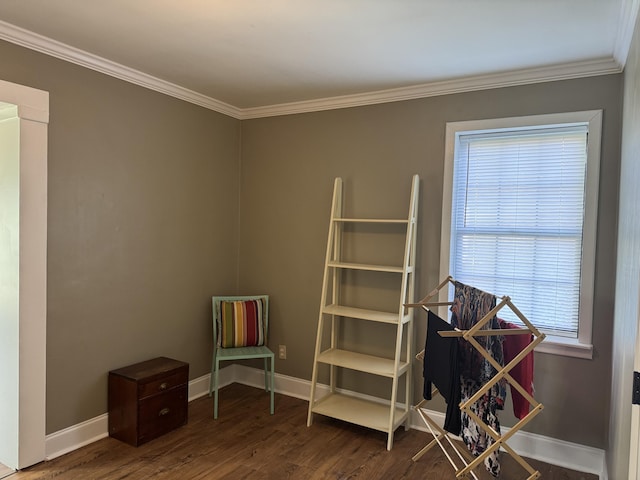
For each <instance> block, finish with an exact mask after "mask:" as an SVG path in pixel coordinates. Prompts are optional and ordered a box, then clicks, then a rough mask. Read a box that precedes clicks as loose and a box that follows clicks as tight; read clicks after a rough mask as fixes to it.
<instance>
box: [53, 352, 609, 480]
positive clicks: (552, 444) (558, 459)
mask: <svg viewBox="0 0 640 480" xmlns="http://www.w3.org/2000/svg"><path fill="white" fill-rule="evenodd" d="M209 381H210V375H209V374H206V375H203V376H202V377H199V378H196V379H194V380H191V381H190V382H189V401H192V400H194V399H196V398H199V397H202V396H204V395H208V393H209ZM234 382H235V383H241V384H243V385H249V386H252V387H256V388H264V372H263V370H262V369H258V368H253V367H247V366H244V365H239V364H232V365H229V366H228V367H225V368H222V369H221V370H220V386H221V387H224V386H226V385H229V384H231V383H234ZM275 387H276V392H278V393H280V394H282V395H287V396H289V397H294V398H299V399H302V400H306V401H308V400H309V393H310V391H311V382H309V381H308V380H302V379H300V378H295V377H290V376H287V375H280V374H276V375H275ZM318 389H319V391H320V393H323V392H328V390H329V387H328V386H327V385H321V384H319V385H318ZM349 393H350V394H352V395H359V396H361V397H365V398H368V399H370V400H376V399H377V398H376V397H369V396H366V395H362V394H356V393H354V392H349ZM381 401H382V400H381ZM277 413H278V408H277V405H276V414H277ZM427 413H428V414H429V416H430V417H431V418H433V419H434V420H436V421H437V422H439V423H440V425H441V426H442V425H443V424H444V416H445V415H444V413H441V412H436V411H431V410H427ZM410 428H412V429H416V430H421V431H424V430H425V428H424V423H423V422H422V420H421V419H420V417H419V415H418V414H417V413H416V412H415V411H413V410H412V412H411V417H410ZM503 431H504V432H505V433H506V432H508V431H509V429H508V428H506V427H503ZM107 435H108V415H107V414H106V413H105V414H103V415H100V416H98V417H95V418H93V419H90V420H87V421H86V422H82V423H79V424H77V425H73V426H71V427H69V428H65V429H64V430H60V431H59V432H55V433H53V434H51V435H47V457H46V458H47V460H51V459H53V458H56V457H59V456H60V455H63V454H65V453H68V452H71V451H73V450H75V449H77V448H80V447H83V446H85V445H88V444H89V443H91V442H94V441H96V440H99V439H101V438H105V437H106V436H107ZM509 445H510V446H512V447H513V448H514V450H516V451H517V452H518V453H519V454H521V455H523V456H526V457H528V458H533V459H536V460H540V461H542V462H545V463H549V464H552V465H558V466H561V467H565V468H570V469H572V470H577V471H580V472H585V473H594V474H596V475H600V479H601V480H606V468H605V463H604V462H605V453H604V450H601V449H598V448H592V447H588V446H585V445H580V444H577V443H572V442H566V441H564V440H556V439H554V438H550V437H545V436H543V435H537V434H534V433H527V432H523V431H519V432H518V433H516V434H515V435H514V436H513V437H512V438H511V440H510V441H509ZM380 448H384V446H383V445H381V447H380Z"/></svg>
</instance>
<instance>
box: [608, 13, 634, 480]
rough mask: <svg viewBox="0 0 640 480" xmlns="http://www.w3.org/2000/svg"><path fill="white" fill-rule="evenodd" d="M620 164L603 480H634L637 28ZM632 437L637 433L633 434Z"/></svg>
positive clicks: (628, 68) (627, 72)
mask: <svg viewBox="0 0 640 480" xmlns="http://www.w3.org/2000/svg"><path fill="white" fill-rule="evenodd" d="M639 21H640V19H639ZM622 119H623V128H622V149H621V166H620V212H619V220H618V252H617V253H618V257H617V276H616V296H615V324H614V338H613V351H614V352H616V354H615V357H614V358H613V378H612V389H611V424H610V427H609V435H610V445H609V447H610V448H609V450H608V457H607V464H608V466H609V478H612V479H613V478H615V479H617V478H620V479H623V478H627V476H628V474H629V473H631V475H630V476H629V477H628V478H635V477H634V475H635V472H628V470H629V440H630V435H631V392H632V379H633V369H634V364H633V361H634V353H635V342H636V337H637V334H638V321H639V319H640V310H639V306H640V304H639V303H638V302H640V215H639V214H638V213H639V212H638V206H640V189H639V188H638V185H640V160H639V156H640V135H639V132H640V29H639V28H638V24H636V29H635V33H634V37H633V41H632V44H631V50H630V52H629V56H628V58H627V64H626V66H625V72H624V108H623V117H622ZM634 435H637V432H634Z"/></svg>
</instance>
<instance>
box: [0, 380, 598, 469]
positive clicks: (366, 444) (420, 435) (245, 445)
mask: <svg viewBox="0 0 640 480" xmlns="http://www.w3.org/2000/svg"><path fill="white" fill-rule="evenodd" d="M307 406H308V403H307V402H306V401H304V400H299V399H296V398H292V397H287V396H284V395H277V394H276V413H275V415H269V397H268V395H267V394H266V393H265V392H264V391H263V390H260V389H256V388H252V387H247V386H245V385H240V384H232V385H229V386H227V387H225V388H224V389H222V390H221V391H220V412H219V418H218V420H213V400H212V399H211V398H209V397H204V398H200V399H198V400H195V401H193V402H191V403H190V404H189V423H188V424H187V425H185V426H184V427H181V428H179V429H177V430H175V431H173V432H170V433H168V434H166V435H164V436H162V437H160V438H158V439H156V440H153V441H151V442H149V443H147V444H145V445H142V446H140V447H138V448H135V447H131V446H129V445H127V444H125V443H122V442H120V441H117V440H114V439H112V438H105V439H102V440H99V441H97V442H94V443H92V444H91V445H88V446H86V447H83V448H81V449H78V450H76V451H74V452H71V453H68V454H66V455H64V456H62V457H59V458H56V459H54V460H50V461H48V462H43V463H40V464H38V465H35V466H33V467H30V468H28V469H25V470H22V471H20V472H17V473H15V474H14V475H12V476H10V477H9V480H45V479H56V480H75V479H77V480H116V479H127V480H137V479H153V480H168V479H180V480H183V479H184V480H199V479H224V480H239V479H245V480H264V479H268V480H271V479H273V480H283V479H301V480H306V479H344V480H347V479H362V480H375V479H380V480H382V479H384V480H401V479H429V480H449V479H451V480H453V479H455V474H454V472H453V470H452V468H451V467H450V465H449V463H448V461H447V459H446V458H445V456H444V455H443V454H442V452H441V451H440V449H439V448H433V449H431V450H430V451H429V452H428V453H427V454H425V455H424V456H423V457H422V458H421V459H420V460H419V461H417V462H413V461H412V460H411V457H412V456H413V455H414V454H415V453H416V452H417V451H419V450H420V449H421V448H422V447H423V446H424V445H425V444H426V443H427V442H428V440H429V434H427V433H425V432H420V431H417V430H410V431H408V432H405V431H404V429H402V428H400V429H398V431H397V432H396V435H395V440H394V446H393V449H392V450H391V451H390V452H388V451H387V450H386V448H385V447H386V435H385V434H383V433H381V432H377V431H373V430H369V429H365V428H360V427H357V426H354V425H350V424H348V423H344V422H339V421H336V420H333V419H330V418H326V417H321V416H316V417H315V419H314V423H313V425H312V426H311V427H310V428H309V427H307V426H306V415H307ZM501 462H502V473H501V475H500V477H499V478H500V479H506V480H518V479H526V478H527V477H528V475H527V474H526V472H525V471H524V470H523V469H522V468H521V467H520V466H519V465H518V464H517V463H516V462H515V461H513V460H512V459H511V458H510V457H509V455H508V454H502V459H501ZM531 464H532V465H533V466H534V468H537V469H538V470H539V471H540V473H541V474H542V477H541V478H543V479H546V480H597V476H596V475H590V474H584V473H580V472H575V471H572V470H567V469H563V468H559V467H554V466H551V465H546V464H544V463H541V462H536V461H533V460H532V461H531ZM477 473H478V475H479V477H480V478H481V479H482V480H484V479H490V478H494V477H491V476H490V475H489V474H488V473H487V472H485V471H484V470H483V469H478V470H477Z"/></svg>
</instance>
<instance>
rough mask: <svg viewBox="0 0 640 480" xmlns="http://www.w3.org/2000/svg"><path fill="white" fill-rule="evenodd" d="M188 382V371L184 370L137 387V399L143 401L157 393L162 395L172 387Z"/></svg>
mask: <svg viewBox="0 0 640 480" xmlns="http://www.w3.org/2000/svg"><path fill="white" fill-rule="evenodd" d="M188 381H189V370H188V369H186V368H182V369H180V371H178V372H176V373H174V374H172V375H167V376H166V377H163V378H159V379H157V380H153V381H151V382H148V383H140V384H139V385H138V398H139V399H141V400H142V399H143V398H146V397H149V396H151V395H155V394H157V393H164V392H166V391H167V390H171V389H172V388H174V387H177V386H181V385H186V384H187V382H188Z"/></svg>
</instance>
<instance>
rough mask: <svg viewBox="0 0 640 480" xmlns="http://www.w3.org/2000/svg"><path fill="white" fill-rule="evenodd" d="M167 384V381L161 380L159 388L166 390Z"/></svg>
mask: <svg viewBox="0 0 640 480" xmlns="http://www.w3.org/2000/svg"><path fill="white" fill-rule="evenodd" d="M168 386H169V384H168V383H167V382H162V383H161V384H160V390H166V389H167V387H168Z"/></svg>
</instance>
